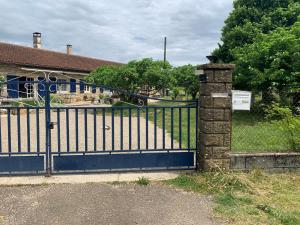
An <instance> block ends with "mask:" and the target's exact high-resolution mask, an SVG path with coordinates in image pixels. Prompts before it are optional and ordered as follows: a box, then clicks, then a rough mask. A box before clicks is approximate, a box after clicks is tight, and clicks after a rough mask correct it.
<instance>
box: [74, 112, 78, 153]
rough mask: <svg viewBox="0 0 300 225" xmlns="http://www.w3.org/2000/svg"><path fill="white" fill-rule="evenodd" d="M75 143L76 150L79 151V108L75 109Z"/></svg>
mask: <svg viewBox="0 0 300 225" xmlns="http://www.w3.org/2000/svg"><path fill="white" fill-rule="evenodd" d="M75 145H76V147H75V148H76V152H78V151H79V146H78V109H75Z"/></svg>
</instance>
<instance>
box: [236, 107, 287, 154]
mask: <svg viewBox="0 0 300 225" xmlns="http://www.w3.org/2000/svg"><path fill="white" fill-rule="evenodd" d="M288 135H289V134H288V133H287V132H285V131H283V130H280V129H279V127H278V126H277V125H276V124H274V123H270V122H269V121H266V120H265V119H264V117H263V116H262V115H257V114H251V113H249V112H234V113H233V116H232V151H234V152H285V151H289V150H290V145H289V140H288Z"/></svg>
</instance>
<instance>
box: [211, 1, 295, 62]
mask: <svg viewBox="0 0 300 225" xmlns="http://www.w3.org/2000/svg"><path fill="white" fill-rule="evenodd" d="M233 4H234V9H233V11H232V12H231V13H230V15H229V17H228V18H227V19H226V21H225V26H224V28H223V30H222V37H221V41H222V43H221V44H219V47H218V48H217V49H216V50H215V51H214V52H213V54H214V55H216V56H218V58H219V59H221V60H222V61H223V62H226V63H228V62H232V61H234V60H235V59H236V56H235V54H234V52H233V51H232V50H233V49H235V48H241V47H243V46H244V45H245V44H252V43H253V42H254V41H255V39H256V38H257V36H259V35H260V34H268V33H271V32H272V31H274V30H275V29H277V28H279V27H291V26H292V25H293V24H294V23H295V22H296V21H297V17H298V16H299V15H300V2H299V0H235V1H234V3H233Z"/></svg>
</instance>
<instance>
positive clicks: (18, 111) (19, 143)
mask: <svg viewBox="0 0 300 225" xmlns="http://www.w3.org/2000/svg"><path fill="white" fill-rule="evenodd" d="M17 126H18V152H21V122H20V108H17Z"/></svg>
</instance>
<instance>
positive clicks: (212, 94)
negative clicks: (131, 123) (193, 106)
mask: <svg viewBox="0 0 300 225" xmlns="http://www.w3.org/2000/svg"><path fill="white" fill-rule="evenodd" d="M211 97H213V98H227V97H228V93H211Z"/></svg>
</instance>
